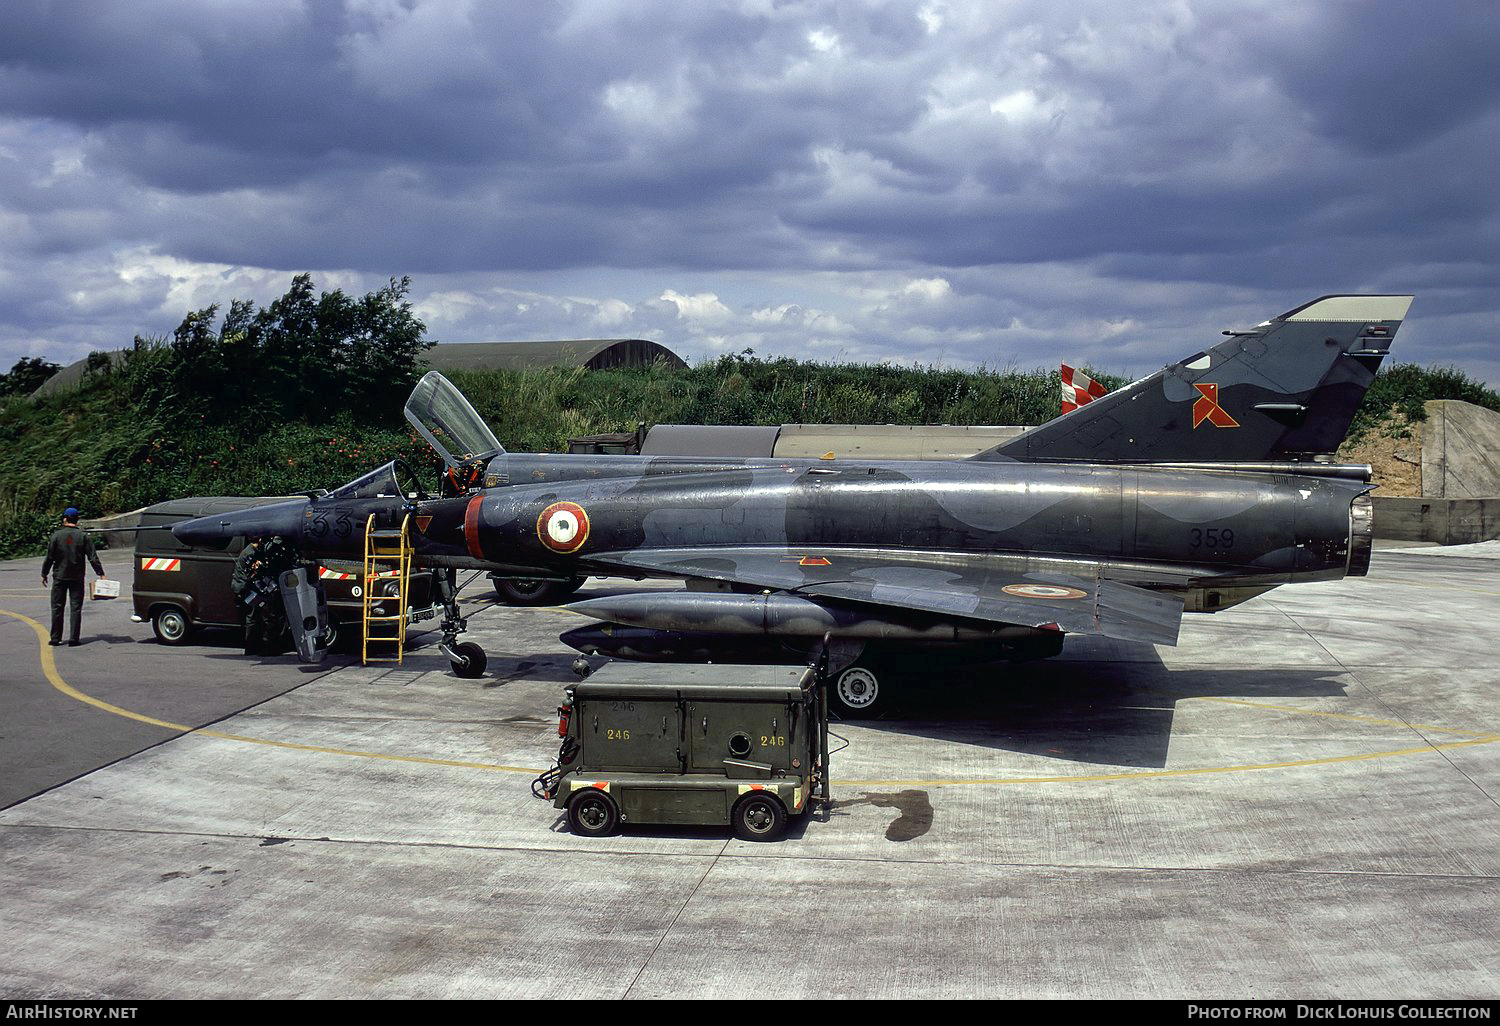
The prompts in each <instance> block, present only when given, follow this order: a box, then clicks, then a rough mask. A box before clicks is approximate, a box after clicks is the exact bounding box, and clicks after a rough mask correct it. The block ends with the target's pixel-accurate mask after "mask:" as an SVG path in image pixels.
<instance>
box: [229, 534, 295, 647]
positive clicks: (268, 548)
mask: <svg viewBox="0 0 1500 1026" xmlns="http://www.w3.org/2000/svg"><path fill="white" fill-rule="evenodd" d="M296 562H297V558H296V555H295V554H294V553H293V552H292V550H291V547H290V546H288V545H287V543H286V542H285V541H283V540H282V539H281V538H278V537H271V538H260V537H256V538H251V539H250V541H249V542H248V543H247V544H246V545H245V549H244V551H243V552H241V553H240V556H239V558H238V559H236V560H235V561H234V574H233V576H231V577H230V579H229V586H230V588H232V589H233V590H234V594H235V597H236V598H238V599H239V600H240V604H241V605H242V606H244V607H245V654H246V655H275V654H276V653H277V652H279V651H280V650H281V644H282V640H283V639H282V635H283V634H285V633H286V613H285V606H284V605H283V603H282V599H281V590H280V589H279V588H278V587H277V579H278V578H279V577H280V576H281V574H282V572H283V571H285V570H289V569H291V568H292V567H293V566H295V565H296Z"/></svg>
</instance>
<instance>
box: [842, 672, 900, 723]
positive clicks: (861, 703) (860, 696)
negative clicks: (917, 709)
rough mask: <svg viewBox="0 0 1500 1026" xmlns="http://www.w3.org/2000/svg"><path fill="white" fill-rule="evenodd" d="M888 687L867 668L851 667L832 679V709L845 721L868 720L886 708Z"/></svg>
mask: <svg viewBox="0 0 1500 1026" xmlns="http://www.w3.org/2000/svg"><path fill="white" fill-rule="evenodd" d="M889 690H890V689H889V687H888V686H885V685H883V684H882V683H881V680H880V677H879V676H877V675H876V673H875V671H874V670H872V669H870V667H868V666H851V667H849V668H848V669H847V670H844V671H843V672H842V673H840V674H838V675H837V676H836V677H834V680H833V688H832V695H831V697H832V699H833V708H834V710H835V711H836V712H838V713H839V715H841V716H843V717H845V718H846V719H868V718H869V717H871V716H877V715H879V714H880V712H881V711H882V710H884V709H885V707H886V704H887V703H886V697H887V693H888V692H889Z"/></svg>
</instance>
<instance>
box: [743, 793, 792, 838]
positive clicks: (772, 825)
mask: <svg viewBox="0 0 1500 1026" xmlns="http://www.w3.org/2000/svg"><path fill="white" fill-rule="evenodd" d="M729 822H730V824H731V825H732V826H733V827H734V836H736V837H738V838H739V839H740V840H742V841H774V840H776V838H778V837H780V836H781V833H782V831H784V830H785V829H786V809H785V808H783V807H782V805H781V799H779V798H777V797H776V796H775V795H772V794H767V793H766V792H765V791H751V792H750V793H749V794H747V795H745V797H743V798H741V799H740V800H739V801H738V802H736V803H735V806H734V810H733V811H732V812H730V814H729Z"/></svg>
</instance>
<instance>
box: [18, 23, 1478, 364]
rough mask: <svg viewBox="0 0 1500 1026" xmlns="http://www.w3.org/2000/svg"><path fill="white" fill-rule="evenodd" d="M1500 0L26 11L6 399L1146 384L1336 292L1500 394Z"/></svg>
mask: <svg viewBox="0 0 1500 1026" xmlns="http://www.w3.org/2000/svg"><path fill="white" fill-rule="evenodd" d="M1496 53H1500V5H1496V3H1495V2H1494V0H1434V2H1432V3H1416V2H1414V0H1132V2H1130V3H1120V2H1118V0H1098V2H1096V0H1005V2H1000V0H996V2H990V3H984V2H956V0H955V2H947V0H915V2H900V3H896V2H893V3H880V2H873V0H872V2H866V3H857V2H839V0H788V2H775V0H724V2H716V0H694V2H689V3H680V4H679V3H666V2H659V0H580V2H575V3H563V2H551V0H526V2H519V3H508V2H505V3H491V2H479V0H475V2H473V3H461V2H456V0H453V2H449V0H445V2H428V0H342V2H340V0H215V2H207V0H119V2H113V3H111V2H106V0H88V2H85V0H53V2H46V0H8V2H7V3H6V4H5V25H4V28H3V31H0V240H3V245H0V370H4V369H8V368H9V367H10V366H11V365H12V364H13V363H14V362H15V361H16V360H17V359H19V358H21V357H24V356H42V357H45V358H47V359H50V360H53V361H55V362H59V363H68V362H71V361H72V360H75V359H78V358H80V357H82V356H84V355H86V354H87V353H88V352H89V351H90V350H93V349H110V348H118V347H120V346H122V345H126V344H128V343H129V341H130V339H131V337H132V336H134V335H135V334H137V333H140V334H147V335H152V334H156V335H160V334H166V333H168V332H170V331H171V329H172V328H173V327H174V326H175V325H176V324H177V322H178V321H179V320H181V318H182V315H183V314H184V313H185V312H187V311H188V310H190V309H195V308H198V307H202V306H206V305H208V304H210V303H214V302H218V303H221V304H223V305H226V306H227V304H228V301H229V299H231V298H235V297H240V298H248V299H253V300H256V301H257V302H267V301H269V300H270V299H272V298H274V297H275V296H277V295H279V294H280V293H281V292H283V291H285V289H286V287H287V285H288V284H289V282H290V279H291V276H292V275H293V274H294V273H297V272H299V271H312V272H313V273H314V274H315V277H316V279H317V281H318V284H319V285H320V286H321V287H323V288H334V287H338V288H343V289H345V290H346V291H351V292H364V291H367V290H369V289H372V288H375V287H378V286H379V285H381V284H382V283H384V281H385V280H386V279H387V278H389V277H391V276H400V275H410V276H411V277H412V279H413V288H412V298H413V301H414V303H415V305H416V307H417V310H418V312H419V313H420V315H421V316H422V318H423V319H424V320H425V321H426V322H427V325H428V328H429V334H430V336H431V337H433V338H436V339H438V340H440V341H444V342H461V341H480V340H491V339H527V338H600V337H608V338H613V337H643V338H651V339H655V340H657V341H660V342H662V343H664V344H665V345H667V346H669V347H671V348H673V349H674V350H676V351H677V352H679V353H680V354H682V355H683V356H685V357H687V358H688V359H689V360H696V359H700V358H703V357H707V356H712V355H715V354H718V353H723V352H731V351H733V352H737V351H739V350H742V349H745V348H753V349H754V350H755V351H756V352H757V353H760V354H763V355H770V356H777V355H790V356H796V357H802V358H813V359H818V360H825V361H844V360H858V361H867V360H872V361H873V360H891V361H898V362H902V363H918V364H923V365H927V364H933V365H943V366H977V365H987V366H990V367H1006V366H1018V367H1023V368H1031V367H1037V366H1050V365H1054V364H1056V363H1057V362H1058V361H1060V360H1069V361H1077V362H1087V363H1090V364H1091V365H1093V366H1095V367H1098V368H1101V369H1104V370H1110V371H1114V372H1116V373H1124V374H1131V375H1140V374H1144V373H1147V372H1149V371H1151V370H1154V369H1155V368H1157V367H1159V366H1161V365H1162V364H1163V363H1166V362H1169V361H1170V360H1172V359H1176V358H1178V357H1181V356H1184V355H1187V354H1188V353H1190V352H1192V351H1193V350H1195V349H1197V348H1199V347H1201V346H1202V345H1203V344H1204V343H1206V342H1211V341H1213V340H1215V339H1216V338H1217V335H1218V332H1219V331H1220V330H1221V329H1224V328H1240V327H1245V326H1248V325H1249V324H1252V323H1254V322H1257V321H1260V320H1263V319H1265V318H1266V317H1268V316H1272V315H1274V314H1277V313H1280V312H1282V311H1284V310H1287V309H1290V308H1292V307H1294V306H1297V305H1300V304H1301V303H1302V302H1304V301H1306V300H1308V299H1311V298H1313V297H1314V296H1317V295H1320V294H1324V293H1331V292H1361V291H1386V292H1413V293H1415V294H1416V296H1417V301H1416V303H1415V304H1414V305H1413V307H1412V313H1411V317H1410V319H1409V320H1408V321H1407V325H1406V327H1405V328H1404V329H1403V331H1402V335H1401V338H1400V339H1399V340H1398V342H1397V353H1398V355H1399V356H1400V357H1402V358H1405V359H1408V360H1416V361H1418V362H1421V363H1439V364H1453V365H1456V366H1458V367H1460V368H1462V369H1464V370H1466V371H1468V372H1469V373H1471V374H1473V375H1475V376H1477V377H1480V378H1482V379H1485V380H1487V381H1489V382H1490V383H1491V384H1500V323H1497V313H1500V185H1497V181H1500V70H1497V63H1496V56H1495V55H1496Z"/></svg>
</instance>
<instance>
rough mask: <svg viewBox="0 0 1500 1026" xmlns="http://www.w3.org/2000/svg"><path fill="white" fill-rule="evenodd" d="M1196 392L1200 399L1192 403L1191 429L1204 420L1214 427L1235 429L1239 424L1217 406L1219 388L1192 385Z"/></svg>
mask: <svg viewBox="0 0 1500 1026" xmlns="http://www.w3.org/2000/svg"><path fill="white" fill-rule="evenodd" d="M1193 387H1194V388H1196V389H1197V390H1198V395H1199V396H1200V398H1199V399H1198V400H1197V401H1195V402H1194V403H1193V427H1194V428H1196V427H1197V426H1198V425H1200V424H1202V423H1203V422H1204V421H1205V420H1206V421H1208V422H1209V423H1210V424H1212V425H1213V426H1214V427H1221V428H1237V427H1239V426H1240V422H1239V421H1237V420H1235V419H1234V418H1233V417H1231V416H1230V415H1229V411H1228V410H1226V409H1224V407H1222V406H1220V405H1219V386H1218V385H1209V384H1201V385H1194V386H1193Z"/></svg>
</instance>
